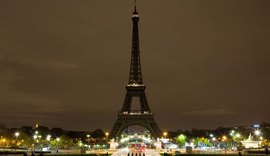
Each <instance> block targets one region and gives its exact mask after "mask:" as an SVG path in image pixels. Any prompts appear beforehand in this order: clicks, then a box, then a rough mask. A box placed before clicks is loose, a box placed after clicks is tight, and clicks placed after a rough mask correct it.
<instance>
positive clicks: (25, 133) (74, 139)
mask: <svg viewBox="0 0 270 156" xmlns="http://www.w3.org/2000/svg"><path fill="white" fill-rule="evenodd" d="M106 143H107V138H106V135H105V133H104V132H103V130H101V129H96V130H94V131H92V132H87V131H65V130H63V129H61V128H52V129H49V128H48V127H45V126H38V125H37V126H36V127H34V128H32V127H29V126H23V127H21V128H11V129H8V128H7V127H6V126H4V125H1V124H0V147H1V148H14V147H16V148H32V149H35V150H41V149H44V148H50V149H55V150H57V149H77V148H80V147H82V146H85V145H86V146H87V147H91V146H92V147H93V146H94V145H99V144H106Z"/></svg>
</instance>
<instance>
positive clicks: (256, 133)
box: [254, 129, 261, 148]
mask: <svg viewBox="0 0 270 156" xmlns="http://www.w3.org/2000/svg"><path fill="white" fill-rule="evenodd" d="M254 133H255V135H256V136H257V138H258V137H259V136H260V135H261V131H260V130H258V129H257V130H255V132H254ZM258 148H260V142H259V141H258Z"/></svg>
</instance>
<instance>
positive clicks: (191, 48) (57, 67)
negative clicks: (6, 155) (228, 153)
mask: <svg viewBox="0 0 270 156" xmlns="http://www.w3.org/2000/svg"><path fill="white" fill-rule="evenodd" d="M132 5H133V1H132V0H130V1H127V0H119V1H100V0H91V1H85V0H76V1H71V0H58V1H43V0H40V1H35V0H28V1H19V0H14V1H9V0H2V1H1V2H0V19H1V25H0V106H1V109H0V123H3V124H6V125H7V126H8V127H19V126H22V125H34V124H35V123H40V124H41V125H47V126H49V127H51V128H52V127H62V128H64V129H71V130H93V129H95V128H103V129H104V130H106V131H108V130H110V129H111V127H112V126H113V124H114V122H115V120H116V118H117V112H118V111H119V110H120V109H121V107H122V104H123V102H124V96H125V91H126V90H125V85H126V84H127V81H128V75H129V65H130V53H131V52H130V50H131V32H132V30H131V29H132V21H131V13H132V11H133V6H132ZM269 6H270V1H268V0H260V1H257V0H245V1H225V0H224V1H223V0H220V1H216V0H204V1H201V0H170V1H163V0H155V1H154V0H147V1H142V0H141V1H140V0H138V11H139V15H140V21H139V31H140V48H141V61H142V72H143V80H144V83H145V85H146V96H147V99H148V102H149V105H150V108H151V109H152V111H153V112H154V113H155V119H156V121H157V123H158V124H159V125H160V127H161V129H166V130H175V129H189V128H193V127H195V128H215V127H218V126H235V125H247V124H251V123H257V122H261V121H265V122H269V111H268V110H269V109H270V105H269V102H270V97H269V93H270V81H269V80H270V72H269V69H270V53H269V52H270V44H269V43H270V29H269V27H270V21H269V17H270V10H269ZM250 114H252V115H250ZM217 117H218V118H217ZM240 117H241V118H240ZM206 121H207V122H206Z"/></svg>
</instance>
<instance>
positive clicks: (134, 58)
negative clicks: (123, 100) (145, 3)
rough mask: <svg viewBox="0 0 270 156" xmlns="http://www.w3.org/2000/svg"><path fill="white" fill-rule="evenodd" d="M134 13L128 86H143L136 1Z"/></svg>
mask: <svg viewBox="0 0 270 156" xmlns="http://www.w3.org/2000/svg"><path fill="white" fill-rule="evenodd" d="M134 2H135V7H134V12H133V14H132V21H133V30H132V48H131V64H130V73H129V82H128V84H129V85H130V84H141V85H142V84H143V80H142V70H141V61H140V45H139V26H138V23H139V15H138V12H137V8H136V0H135V1H134Z"/></svg>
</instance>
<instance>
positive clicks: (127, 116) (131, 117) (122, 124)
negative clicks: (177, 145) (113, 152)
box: [109, 5, 161, 138]
mask: <svg viewBox="0 0 270 156" xmlns="http://www.w3.org/2000/svg"><path fill="white" fill-rule="evenodd" d="M131 19H132V21H133V31H132V50H131V64H130V73H129V81H128V84H127V85H126V90H127V92H126V97H125V100H124V104H123V106H122V109H121V111H120V112H118V119H117V120H116V122H115V124H114V126H113V128H112V130H111V132H110V136H109V138H116V137H117V136H120V135H121V133H122V131H123V130H124V129H126V128H127V127H129V126H133V125H137V126H142V127H144V128H146V129H147V130H149V132H150V133H151V135H152V136H153V137H155V138H157V137H160V136H161V130H160V129H159V127H158V125H157V123H156V121H155V120H154V115H153V113H152V112H151V110H150V108H149V105H148V103H147V99H146V96H145V92H144V90H145V85H144V84H143V80H142V70H141V62H140V49H139V27H138V22H139V14H138V12H137V10H136V5H135V8H134V12H133V14H132V18H131ZM134 97H138V98H139V102H140V110H132V109H131V104H132V99H133V98H134Z"/></svg>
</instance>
